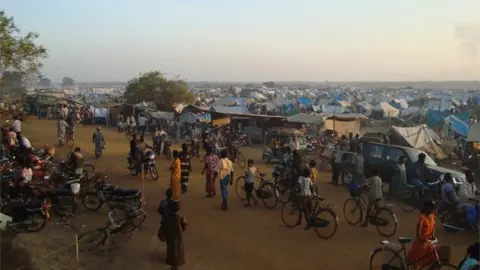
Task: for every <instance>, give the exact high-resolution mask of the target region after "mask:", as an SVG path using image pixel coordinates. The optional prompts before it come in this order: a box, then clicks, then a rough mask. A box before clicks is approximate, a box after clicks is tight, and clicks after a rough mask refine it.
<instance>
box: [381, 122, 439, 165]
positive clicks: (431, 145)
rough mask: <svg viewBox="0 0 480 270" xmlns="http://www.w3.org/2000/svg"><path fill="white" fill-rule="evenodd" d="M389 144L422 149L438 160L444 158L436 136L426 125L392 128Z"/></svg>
mask: <svg viewBox="0 0 480 270" xmlns="http://www.w3.org/2000/svg"><path fill="white" fill-rule="evenodd" d="M392 131H393V133H392V136H391V139H390V142H391V143H392V144H398V145H403V146H408V147H413V148H417V149H422V150H423V151H425V152H427V153H428V154H430V155H437V157H439V158H440V159H443V158H446V157H447V156H446V155H445V152H443V150H442V148H440V146H439V144H440V143H441V140H440V138H439V137H438V135H437V134H436V133H435V132H434V131H433V130H432V129H430V128H429V127H428V126H427V125H418V126H416V127H396V126H393V127H392Z"/></svg>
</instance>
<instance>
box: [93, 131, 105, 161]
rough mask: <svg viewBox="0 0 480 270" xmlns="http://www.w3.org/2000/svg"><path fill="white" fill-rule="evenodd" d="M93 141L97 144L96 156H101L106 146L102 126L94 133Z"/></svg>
mask: <svg viewBox="0 0 480 270" xmlns="http://www.w3.org/2000/svg"><path fill="white" fill-rule="evenodd" d="M92 142H93V143H94V144H95V157H96V158H100V156H101V155H102V152H103V149H104V148H105V138H104V137H103V134H102V132H101V131H100V127H97V131H95V132H94V133H93V137H92Z"/></svg>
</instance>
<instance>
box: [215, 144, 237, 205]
mask: <svg viewBox="0 0 480 270" xmlns="http://www.w3.org/2000/svg"><path fill="white" fill-rule="evenodd" d="M217 174H218V176H219V180H220V191H221V193H222V210H223V211H227V210H228V205H227V199H228V184H229V183H230V185H232V184H233V164H232V162H231V161H230V160H229V159H228V153H227V151H226V150H222V152H221V154H220V160H219V162H218V167H217Z"/></svg>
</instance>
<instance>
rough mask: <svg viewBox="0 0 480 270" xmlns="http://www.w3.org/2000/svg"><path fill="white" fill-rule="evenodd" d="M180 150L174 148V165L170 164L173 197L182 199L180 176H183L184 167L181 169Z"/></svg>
mask: <svg viewBox="0 0 480 270" xmlns="http://www.w3.org/2000/svg"><path fill="white" fill-rule="evenodd" d="M178 155H179V153H178V151H177V150H173V153H172V156H173V161H172V165H171V166H170V172H171V174H170V188H171V189H172V191H173V199H174V200H178V199H180V189H181V188H180V178H181V176H182V169H181V162H180V159H179V158H178Z"/></svg>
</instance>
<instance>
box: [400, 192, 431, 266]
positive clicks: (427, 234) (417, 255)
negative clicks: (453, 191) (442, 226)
mask: <svg viewBox="0 0 480 270" xmlns="http://www.w3.org/2000/svg"><path fill="white" fill-rule="evenodd" d="M435 209H436V205H435V202H433V201H426V202H425V203H424V205H423V209H422V211H421V212H420V217H419V220H418V225H417V234H416V237H415V240H414V241H413V244H412V247H411V248H410V250H409V251H408V256H407V257H408V261H409V262H410V263H412V264H413V265H414V266H415V267H416V269H424V268H425V269H428V267H429V266H430V265H432V264H433V263H434V262H435V260H436V258H435V254H434V248H435V247H434V246H433V245H432V244H431V243H430V241H431V240H433V239H435V235H434V231H435ZM412 269H415V268H412Z"/></svg>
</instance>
